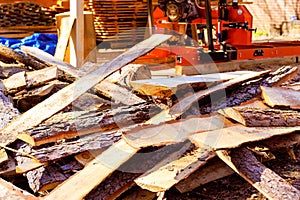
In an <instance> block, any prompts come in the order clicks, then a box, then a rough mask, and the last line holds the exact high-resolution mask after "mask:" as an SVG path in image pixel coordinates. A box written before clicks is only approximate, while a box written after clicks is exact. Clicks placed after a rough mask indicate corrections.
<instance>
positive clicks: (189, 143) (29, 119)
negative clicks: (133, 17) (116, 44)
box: [0, 35, 300, 200]
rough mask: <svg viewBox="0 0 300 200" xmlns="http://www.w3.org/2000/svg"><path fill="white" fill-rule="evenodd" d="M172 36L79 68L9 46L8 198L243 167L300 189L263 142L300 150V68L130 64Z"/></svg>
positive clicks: (246, 174) (181, 186)
mask: <svg viewBox="0 0 300 200" xmlns="http://www.w3.org/2000/svg"><path fill="white" fill-rule="evenodd" d="M169 38H170V36H169V35H152V36H151V37H150V38H148V39H147V40H145V41H143V42H141V43H139V44H137V45H136V46H134V47H133V48H131V49H129V50H128V51H126V52H125V53H123V54H122V55H120V56H118V57H117V58H115V59H113V60H112V61H110V62H108V63H106V64H103V65H99V64H96V63H86V64H84V66H83V67H82V68H81V69H76V68H74V67H72V66H71V65H70V64H68V63H64V62H62V61H60V60H57V59H55V58H54V57H52V56H51V55H49V54H47V53H45V52H42V51H40V50H38V49H36V48H32V47H22V51H23V52H24V53H25V55H23V54H20V53H17V52H14V51H12V50H11V49H9V48H7V47H5V46H0V55H1V60H2V63H1V85H0V88H1V92H0V107H1V113H0V116H1V118H0V120H1V123H0V128H1V129H0V142H1V147H2V149H1V154H0V155H1V157H0V162H1V165H0V175H1V177H2V179H0V182H1V183H0V187H1V192H0V197H1V198H6V197H8V196H9V197H12V198H15V199H37V198H38V197H43V198H45V199H72V200H74V199H115V198H117V197H119V196H120V195H121V194H123V193H124V192H126V191H127V190H128V189H130V188H131V187H132V186H133V185H138V186H140V187H141V188H143V189H146V190H148V191H151V193H147V195H148V196H147V198H149V199H153V198H155V196H156V194H159V197H158V198H159V199H163V196H164V192H165V191H168V190H169V189H170V188H172V187H173V186H175V187H176V188H177V189H178V190H179V191H180V192H187V191H190V190H193V189H194V188H195V187H197V186H199V185H201V184H204V183H207V182H210V181H213V180H216V179H217V178H221V177H224V176H227V175H229V174H232V173H234V171H235V172H236V173H238V174H239V175H241V176H242V177H243V178H245V180H247V181H248V182H249V183H251V184H252V185H253V186H254V187H255V188H256V189H257V190H258V191H259V192H261V193H262V194H263V195H264V196H266V197H267V198H269V199H299V198H300V192H299V190H298V189H296V188H295V187H293V186H292V185H291V184H290V183H289V182H287V181H286V180H284V179H283V178H281V177H280V176H278V175H277V174H275V173H274V172H273V171H272V170H270V169H268V168H267V167H266V166H264V165H263V164H262V163H261V162H260V160H261V159H262V160H264V161H265V160H268V159H270V158H269V157H267V156H264V155H265V154H263V153H264V152H265V151H266V150H265V149H263V150H259V149H257V148H256V145H255V144H257V142H258V141H263V144H264V145H265V147H266V148H267V147H268V150H269V151H270V150H272V151H273V150H276V149H279V148H281V149H282V148H285V149H288V150H289V152H290V155H293V151H292V149H291V148H290V147H292V146H293V145H297V144H299V134H297V133H296V131H298V130H300V121H299V119H300V117H299V113H298V111H297V109H299V105H300V102H299V99H300V98H299V96H300V92H298V89H299V84H297V83H294V84H290V83H288V82H287V81H289V80H291V79H292V78H293V77H294V76H295V75H296V74H297V72H298V68H297V67H292V66H284V67H281V68H279V69H278V70H276V71H270V70H266V71H260V72H254V71H236V72H228V73H214V74H205V75H197V76H189V77H175V78H162V79H151V73H150V71H149V69H148V68H147V67H145V66H144V65H139V64H130V63H131V62H132V61H134V60H135V59H137V58H139V57H140V56H142V55H144V54H146V53H148V52H149V51H151V50H152V49H153V48H155V47H156V46H158V45H160V44H161V43H163V42H165V41H167V40H168V39H169ZM4 62H5V63H6V64H5V63H4ZM142 79H144V80H142ZM282 83H285V85H284V87H283V86H282ZM261 99H264V101H262V100H261ZM283 136H284V137H283ZM245 145H246V146H245ZM217 157H219V158H220V159H221V160H222V161H223V162H222V161H220V160H219V161H218V162H215V159H213V158H217ZM212 160H214V162H211V161H212ZM224 163H226V164H227V165H226V164H224ZM228 166H229V167H228ZM24 179H26V180H25V181H24ZM17 186H18V187H17ZM129 195H135V196H131V197H127V199H135V198H137V197H136V195H137V194H129ZM141 198H143V199H145V198H146V197H145V196H143V197H141Z"/></svg>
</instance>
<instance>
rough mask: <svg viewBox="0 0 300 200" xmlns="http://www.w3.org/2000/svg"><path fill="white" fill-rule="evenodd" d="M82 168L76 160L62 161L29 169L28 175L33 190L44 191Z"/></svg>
mask: <svg viewBox="0 0 300 200" xmlns="http://www.w3.org/2000/svg"><path fill="white" fill-rule="evenodd" d="M81 169H82V166H81V165H80V164H79V163H78V162H77V161H76V160H71V161H60V162H56V163H52V164H50V165H47V166H41V167H39V168H37V169H34V170H32V171H29V172H27V173H26V177H27V180H28V184H29V187H30V188H31V189H32V191H33V192H35V193H36V192H43V191H46V190H51V189H53V188H55V187H56V186H58V185H59V184H60V183H62V182H64V181H65V180H67V179H68V178H69V177H70V176H72V175H73V174H74V173H76V172H77V171H79V170H81Z"/></svg>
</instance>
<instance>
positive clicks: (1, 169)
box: [0, 156, 16, 175]
mask: <svg viewBox="0 0 300 200" xmlns="http://www.w3.org/2000/svg"><path fill="white" fill-rule="evenodd" d="M14 174H16V164H15V160H14V159H13V158H12V157H10V156H8V160H6V161H5V162H2V163H1V164H0V175H14Z"/></svg>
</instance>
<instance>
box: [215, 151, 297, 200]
mask: <svg viewBox="0 0 300 200" xmlns="http://www.w3.org/2000/svg"><path fill="white" fill-rule="evenodd" d="M217 155H218V156H219V158H221V159H222V160H223V161H224V162H225V163H226V164H227V165H228V166H230V167H231V168H232V169H233V170H234V171H235V172H236V173H238V174H239V175H240V176H241V177H243V178H244V179H245V180H246V181H248V182H249V183H250V184H251V185H252V186H253V187H255V188H256V189H257V190H258V191H259V192H261V193H262V194H263V195H264V196H265V197H267V198H268V199H270V200H275V199H276V200H279V199H287V200H295V199H300V191H299V190H297V189H296V188H294V187H293V186H292V185H290V184H289V183H288V182H287V181H286V180H284V179H283V178H281V177H280V176H279V175H277V174H276V173H275V172H273V171H272V170H270V169H269V168H267V167H265V166H264V165H263V164H261V163H260V162H259V161H258V160H257V159H256V158H255V156H254V155H253V154H252V153H251V151H250V150H248V149H246V148H239V149H235V150H232V151H231V153H229V151H227V150H221V151H217Z"/></svg>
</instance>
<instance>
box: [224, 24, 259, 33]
mask: <svg viewBox="0 0 300 200" xmlns="http://www.w3.org/2000/svg"><path fill="white" fill-rule="evenodd" d="M223 26H224V27H228V28H236V29H244V30H247V31H255V32H256V29H254V28H249V24H248V22H229V23H228V24H224V25H223Z"/></svg>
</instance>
